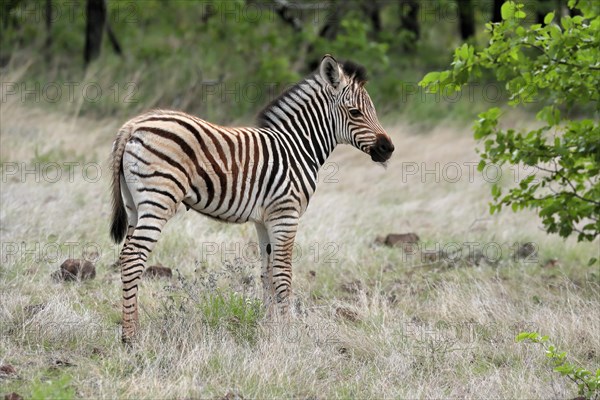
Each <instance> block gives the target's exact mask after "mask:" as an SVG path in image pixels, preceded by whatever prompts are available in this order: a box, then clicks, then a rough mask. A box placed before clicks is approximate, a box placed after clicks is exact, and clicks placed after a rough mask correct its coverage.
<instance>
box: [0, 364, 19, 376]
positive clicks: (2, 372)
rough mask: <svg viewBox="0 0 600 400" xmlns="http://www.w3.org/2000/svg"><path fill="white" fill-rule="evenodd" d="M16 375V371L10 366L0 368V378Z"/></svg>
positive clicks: (5, 365)
mask: <svg viewBox="0 0 600 400" xmlns="http://www.w3.org/2000/svg"><path fill="white" fill-rule="evenodd" d="M16 374H17V370H16V369H15V367H13V366H12V365H10V364H4V365H2V366H0V376H10V375H16Z"/></svg>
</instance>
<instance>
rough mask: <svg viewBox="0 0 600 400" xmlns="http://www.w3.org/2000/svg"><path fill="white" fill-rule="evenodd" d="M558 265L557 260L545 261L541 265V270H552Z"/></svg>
mask: <svg viewBox="0 0 600 400" xmlns="http://www.w3.org/2000/svg"><path fill="white" fill-rule="evenodd" d="M559 264H560V263H559V262H558V258H551V259H550V260H548V261H546V262H545V263H544V265H543V267H542V268H554V267H556V266H558V265H559Z"/></svg>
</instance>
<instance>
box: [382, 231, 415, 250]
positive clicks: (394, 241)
mask: <svg viewBox="0 0 600 400" xmlns="http://www.w3.org/2000/svg"><path fill="white" fill-rule="evenodd" d="M419 240H420V239H419V236H418V235H417V234H416V233H412V232H411V233H390V234H389V235H387V236H386V238H385V241H384V244H385V245H386V246H390V247H404V245H406V244H415V243H419Z"/></svg>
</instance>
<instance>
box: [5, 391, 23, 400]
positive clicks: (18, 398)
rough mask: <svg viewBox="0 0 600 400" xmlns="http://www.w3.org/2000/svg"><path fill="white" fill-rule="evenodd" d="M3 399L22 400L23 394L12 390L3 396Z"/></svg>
mask: <svg viewBox="0 0 600 400" xmlns="http://www.w3.org/2000/svg"><path fill="white" fill-rule="evenodd" d="M4 400H23V396H21V395H19V394H18V393H15V392H12V393H9V394H7V395H5V396H4Z"/></svg>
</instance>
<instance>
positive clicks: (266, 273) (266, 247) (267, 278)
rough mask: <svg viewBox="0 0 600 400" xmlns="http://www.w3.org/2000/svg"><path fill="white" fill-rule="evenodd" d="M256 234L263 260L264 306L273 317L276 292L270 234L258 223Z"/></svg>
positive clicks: (268, 314) (269, 316)
mask: <svg viewBox="0 0 600 400" xmlns="http://www.w3.org/2000/svg"><path fill="white" fill-rule="evenodd" d="M255 226H256V233H257V235H258V244H259V246H260V257H261V260H262V269H261V273H260V278H261V281H262V286H263V305H264V307H265V308H266V310H267V317H268V318H271V317H272V315H273V309H274V307H273V298H274V297H275V292H274V290H273V289H274V288H273V268H272V265H273V264H272V263H273V257H272V255H273V251H272V246H271V243H270V240H269V233H268V232H267V228H265V226H264V225H263V224H260V223H256V224H255Z"/></svg>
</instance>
